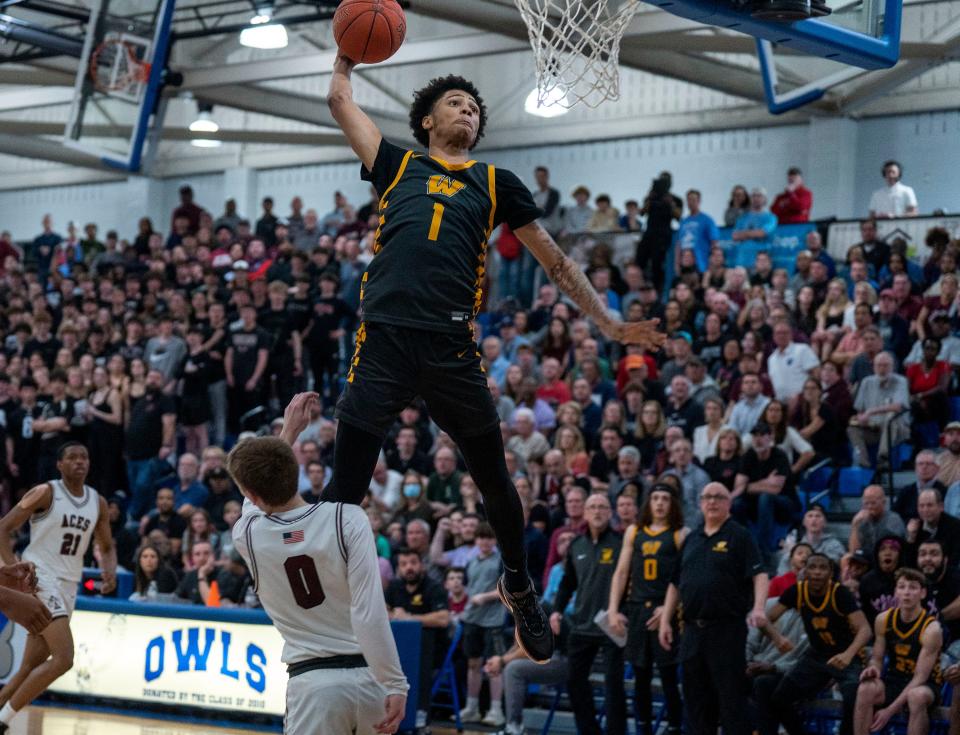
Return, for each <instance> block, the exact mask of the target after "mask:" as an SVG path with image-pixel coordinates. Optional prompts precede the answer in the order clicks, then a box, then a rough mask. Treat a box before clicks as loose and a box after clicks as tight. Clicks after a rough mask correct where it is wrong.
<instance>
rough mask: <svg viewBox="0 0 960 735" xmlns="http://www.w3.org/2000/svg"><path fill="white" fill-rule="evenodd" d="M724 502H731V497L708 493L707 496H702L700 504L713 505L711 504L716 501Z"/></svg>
mask: <svg viewBox="0 0 960 735" xmlns="http://www.w3.org/2000/svg"><path fill="white" fill-rule="evenodd" d="M724 500H730V496H729V495H723V494H721V493H708V494H707V495H701V496H700V502H701V503H711V502H714V501H716V502H718V503H722V502H723V501H724Z"/></svg>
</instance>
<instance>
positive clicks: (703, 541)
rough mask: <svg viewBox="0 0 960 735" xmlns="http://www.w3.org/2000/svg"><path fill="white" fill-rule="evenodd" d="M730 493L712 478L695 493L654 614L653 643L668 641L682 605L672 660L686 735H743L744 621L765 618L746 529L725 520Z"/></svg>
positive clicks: (763, 584) (758, 569) (758, 622)
mask: <svg viewBox="0 0 960 735" xmlns="http://www.w3.org/2000/svg"><path fill="white" fill-rule="evenodd" d="M730 503H731V496H730V491H729V490H728V489H727V488H726V487H725V486H723V485H721V484H720V483H719V482H711V483H709V484H708V485H706V486H705V487H704V488H703V490H702V491H701V493H700V510H701V512H702V513H703V522H702V523H701V524H700V525H699V526H698V527H697V528H696V530H694V531H693V532H692V533H691V534H690V535H689V536H688V537H687V541H686V543H685V544H684V545H683V552H682V553H681V557H680V564H679V565H678V566H677V568H676V570H675V571H674V578H673V581H672V582H671V583H670V587H669V588H668V589H667V599H666V601H665V602H664V605H663V613H662V614H661V615H660V645H662V646H663V647H664V648H665V649H667V650H670V648H671V647H672V646H673V644H674V635H673V628H672V626H671V624H670V621H671V620H673V616H674V613H676V610H677V604H678V603H682V604H683V619H684V630H683V636H682V637H681V639H680V642H679V645H680V652H679V657H678V659H679V661H680V663H682V664H683V691H684V699H685V700H686V701H685V705H686V709H687V732H688V733H689V735H708V733H709V734H710V735H714V734H715V733H716V732H717V725H718V724H719V725H722V726H723V732H724V735H749V733H750V732H751V727H750V722H749V719H748V717H747V683H746V668H747V662H746V655H745V645H746V641H747V625H748V624H749V625H752V626H762V625H764V624H766V622H767V618H766V615H765V614H764V606H765V605H766V602H767V587H768V584H769V580H768V579H767V574H766V572H764V571H763V566H762V564H761V561H760V550H759V549H758V548H757V544H756V542H755V541H754V540H753V537H752V536H751V535H750V533H749V531H747V529H745V528H744V527H743V526H741V525H739V524H738V523H737V522H736V521H734V520H733V519H732V518H731V517H730Z"/></svg>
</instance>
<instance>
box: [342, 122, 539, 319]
mask: <svg viewBox="0 0 960 735" xmlns="http://www.w3.org/2000/svg"><path fill="white" fill-rule="evenodd" d="M361 177H362V178H363V179H365V180H367V181H370V182H372V183H373V185H374V187H376V189H377V191H378V192H379V193H380V226H379V227H378V228H377V232H376V238H375V240H374V246H373V251H374V257H373V260H372V261H371V262H370V265H369V266H368V268H367V272H366V273H364V275H363V283H362V286H361V289H360V300H361V308H362V311H363V319H364V320H365V321H371V322H383V323H386V324H394V325H397V326H406V327H413V328H416V329H427V330H431V331H441V332H452V333H455V334H463V333H464V332H465V331H466V330H467V329H468V328H469V324H470V321H471V320H472V319H473V318H474V317H475V316H476V314H477V312H478V311H479V310H480V303H481V300H482V298H483V283H484V278H485V276H486V257H487V241H488V239H489V237H490V233H491V232H492V231H493V229H494V228H495V227H496V226H497V225H498V224H500V223H501V222H506V223H507V224H508V225H510V227H511V228H513V229H516V228H518V227H523V226H524V225H528V224H530V223H531V222H533V221H534V220H535V219H536V218H537V217H539V216H540V210H539V209H538V208H537V205H536V204H534V201H533V197H532V196H531V194H530V192H529V191H528V190H527V188H526V187H525V186H524V185H523V184H522V183H521V182H520V180H519V179H518V178H517V177H516V176H515V175H514V174H512V173H511V172H509V171H506V170H503V169H495V168H494V166H493V165H491V164H487V163H480V162H478V161H468V162H466V163H460V164H451V163H447V162H446V161H443V160H441V159H439V158H433V157H432V156H429V155H427V154H425V153H419V152H416V151H411V150H407V151H405V150H403V149H402V148H398V147H397V146H395V145H393V144H391V143H389V142H387V140H385V139H384V140H383V141H382V142H381V143H380V149H379V151H378V153H377V159H376V162H375V163H374V166H373V170H372V171H367V170H366V169H365V168H363V169H362V172H361Z"/></svg>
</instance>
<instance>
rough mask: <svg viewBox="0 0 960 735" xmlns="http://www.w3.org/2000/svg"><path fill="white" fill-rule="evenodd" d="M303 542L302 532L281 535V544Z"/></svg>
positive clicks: (288, 532) (289, 532)
mask: <svg viewBox="0 0 960 735" xmlns="http://www.w3.org/2000/svg"><path fill="white" fill-rule="evenodd" d="M302 541H303V531H287V532H286V533H284V534H283V543H285V544H299V543H301V542H302Z"/></svg>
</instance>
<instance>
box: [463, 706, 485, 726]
mask: <svg viewBox="0 0 960 735" xmlns="http://www.w3.org/2000/svg"><path fill="white" fill-rule="evenodd" d="M481 719H483V718H482V716H481V715H480V710H478V709H476V708H473V707H464V708H463V709H462V710H460V722H480V720H481Z"/></svg>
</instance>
